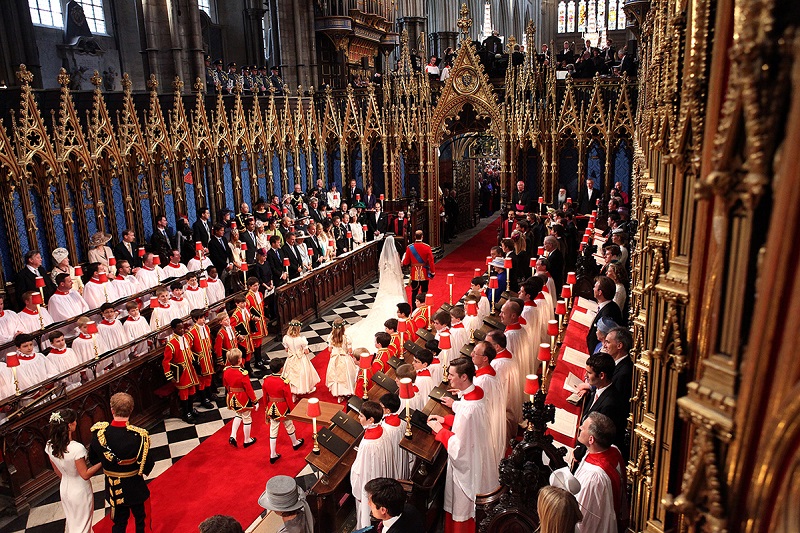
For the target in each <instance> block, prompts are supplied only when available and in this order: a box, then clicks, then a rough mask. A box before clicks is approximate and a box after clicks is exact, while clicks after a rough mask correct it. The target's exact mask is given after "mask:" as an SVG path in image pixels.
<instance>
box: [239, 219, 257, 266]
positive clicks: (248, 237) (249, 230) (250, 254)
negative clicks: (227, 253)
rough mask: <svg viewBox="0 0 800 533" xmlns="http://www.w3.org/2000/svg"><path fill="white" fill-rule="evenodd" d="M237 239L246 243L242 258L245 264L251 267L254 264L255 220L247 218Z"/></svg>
mask: <svg viewBox="0 0 800 533" xmlns="http://www.w3.org/2000/svg"><path fill="white" fill-rule="evenodd" d="M239 238H241V239H242V242H245V243H247V250H246V251H245V252H244V257H245V259H246V260H247V263H248V264H250V265H252V264H253V263H255V262H256V246H257V244H256V219H255V218H253V217H250V218H248V219H247V220H245V222H244V229H242V230H240V231H239Z"/></svg>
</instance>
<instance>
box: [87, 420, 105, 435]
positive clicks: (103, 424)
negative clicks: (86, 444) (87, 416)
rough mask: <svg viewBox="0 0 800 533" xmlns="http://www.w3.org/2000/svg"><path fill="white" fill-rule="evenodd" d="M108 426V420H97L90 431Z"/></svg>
mask: <svg viewBox="0 0 800 533" xmlns="http://www.w3.org/2000/svg"><path fill="white" fill-rule="evenodd" d="M107 427H108V422H96V423H95V424H94V425H93V426H92V428H91V429H90V430H89V431H91V432H92V433H94V432H95V431H97V430H99V429H105V428H107Z"/></svg>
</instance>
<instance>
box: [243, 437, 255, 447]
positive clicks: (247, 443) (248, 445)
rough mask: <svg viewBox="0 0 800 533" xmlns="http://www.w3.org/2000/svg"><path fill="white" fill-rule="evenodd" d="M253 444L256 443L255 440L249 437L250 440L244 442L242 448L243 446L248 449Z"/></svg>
mask: <svg viewBox="0 0 800 533" xmlns="http://www.w3.org/2000/svg"><path fill="white" fill-rule="evenodd" d="M255 443H256V438H255V437H251V438H250V440H249V441H248V442H245V443H244V444H242V446H244V447H245V448H249V447H250V446H252V445H253V444H255Z"/></svg>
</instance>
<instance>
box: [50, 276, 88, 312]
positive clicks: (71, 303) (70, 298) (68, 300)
mask: <svg viewBox="0 0 800 533" xmlns="http://www.w3.org/2000/svg"><path fill="white" fill-rule="evenodd" d="M64 279H66V280H70V284H71V283H72V280H71V279H70V278H69V277H65V278H64ZM62 285H64V283H62ZM47 309H48V311H49V313H50V316H51V317H52V318H53V320H54V321H56V322H61V321H62V320H70V319H72V318H75V317H76V316H78V315H82V314H83V313H85V312H87V311H89V304H87V303H86V300H84V299H83V297H82V296H81V295H80V294H78V291H76V290H75V289H73V288H70V289H68V290H67V291H64V290H63V289H62V288H61V286H59V288H58V290H56V292H54V293H53V295H52V296H51V297H50V300H49V301H48V302H47Z"/></svg>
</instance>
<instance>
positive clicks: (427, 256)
mask: <svg viewBox="0 0 800 533" xmlns="http://www.w3.org/2000/svg"><path fill="white" fill-rule="evenodd" d="M433 261H434V259H433V252H432V251H431V247H430V246H428V245H427V244H425V243H424V242H422V231H421V230H417V231H415V232H414V243H413V244H409V245H408V246H407V247H406V253H405V255H403V266H411V301H412V302H413V301H414V297H415V296H416V295H417V293H418V292H420V291H422V294H427V293H428V281H429V280H431V279H433V276H434V275H435V274H436V271H435V269H434V266H433Z"/></svg>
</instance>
